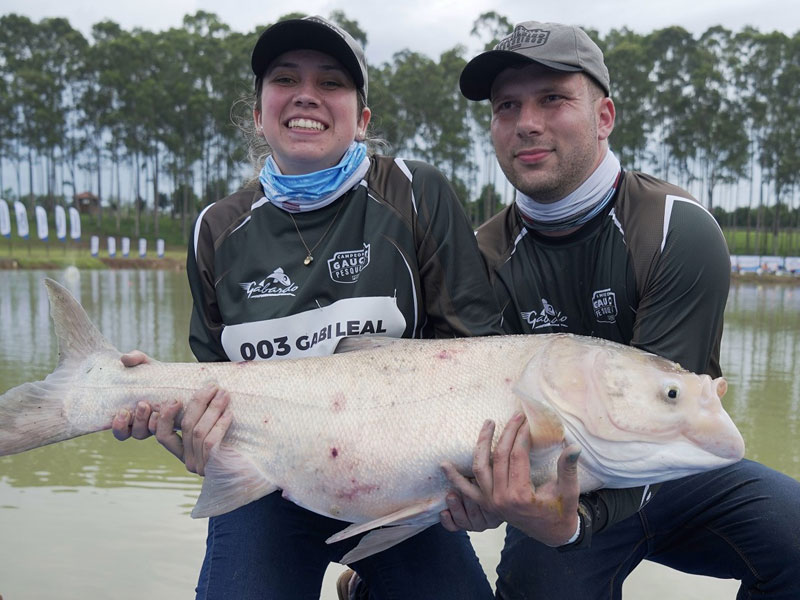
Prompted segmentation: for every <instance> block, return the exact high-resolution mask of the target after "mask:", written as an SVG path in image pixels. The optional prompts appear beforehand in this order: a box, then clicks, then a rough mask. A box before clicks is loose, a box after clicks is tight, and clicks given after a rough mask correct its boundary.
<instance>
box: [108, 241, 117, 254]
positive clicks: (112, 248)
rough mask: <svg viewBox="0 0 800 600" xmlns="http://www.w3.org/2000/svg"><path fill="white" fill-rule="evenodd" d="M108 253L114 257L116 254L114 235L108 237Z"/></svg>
mask: <svg viewBox="0 0 800 600" xmlns="http://www.w3.org/2000/svg"><path fill="white" fill-rule="evenodd" d="M108 255H109V256H110V257H111V258H114V257H115V256H116V255H117V238H115V237H109V238H108Z"/></svg>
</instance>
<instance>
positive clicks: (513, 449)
mask: <svg viewBox="0 0 800 600" xmlns="http://www.w3.org/2000/svg"><path fill="white" fill-rule="evenodd" d="M494 429H495V425H494V423H493V422H491V421H487V422H486V423H485V424H484V426H483V428H482V429H481V432H480V434H479V436H478V443H477V444H476V446H475V452H474V454H473V466H472V470H473V474H474V477H475V479H474V480H469V479H467V478H466V477H464V476H463V475H461V474H460V473H459V472H458V471H457V470H456V469H455V467H454V466H453V465H452V464H450V463H445V464H443V465H442V468H443V469H444V472H445V474H446V475H447V478H448V479H449V480H450V482H451V483H452V484H453V486H454V487H455V488H456V490H457V491H458V492H459V493H460V494H461V496H462V497H463V499H464V502H463V504H460V503H458V502H455V506H454V508H455V510H453V507H450V505H448V508H449V510H448V511H443V514H442V515H440V520H441V522H442V525H443V526H445V527H446V528H448V529H451V530H452V526H455V527H457V528H461V529H468V528H469V525H473V524H475V523H476V522H477V524H478V525H481V519H482V518H483V519H486V516H485V515H489V516H490V519H497V518H500V519H502V520H504V521H507V522H508V523H510V524H511V525H513V526H514V527H516V528H517V529H520V530H521V531H523V532H524V533H526V534H527V535H529V536H530V537H532V538H534V539H536V540H538V541H540V542H542V543H544V544H547V545H548V546H560V545H562V544H564V543H566V542H567V541H568V540H569V539H570V538H571V537H572V536H573V534H574V533H575V530H576V529H577V527H578V495H579V492H580V489H579V484H578V468H577V466H578V465H577V460H578V456H579V454H580V450H579V449H578V448H577V447H574V446H570V447H567V448H565V449H564V450H563V452H562V453H561V456H560V457H559V459H558V467H557V476H556V479H555V480H552V481H548V482H546V483H544V484H543V485H541V486H539V487H538V488H534V486H533V484H532V483H531V478H530V469H531V464H530V450H531V439H530V431H529V428H528V427H527V421H526V419H525V417H524V416H523V415H522V414H521V413H517V414H515V415H514V416H513V417H512V418H511V420H510V421H509V422H508V424H507V425H506V427H505V429H503V432H502V434H501V435H500V439H499V440H498V442H497V447H496V448H495V451H494V454H492V452H491V444H492V436H493V435H494ZM448 499H449V500H452V498H448ZM470 503H471V504H474V505H477V506H478V507H479V508H480V511H481V515H484V516H483V517H482V516H481V515H476V513H475V509H474V508H470ZM445 513H449V514H445ZM470 513H472V514H470Z"/></svg>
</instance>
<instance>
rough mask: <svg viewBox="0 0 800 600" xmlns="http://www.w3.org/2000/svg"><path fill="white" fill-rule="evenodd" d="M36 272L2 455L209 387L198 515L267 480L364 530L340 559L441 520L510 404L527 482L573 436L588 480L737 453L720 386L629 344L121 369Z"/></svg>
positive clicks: (401, 344) (408, 349)
mask: <svg viewBox="0 0 800 600" xmlns="http://www.w3.org/2000/svg"><path fill="white" fill-rule="evenodd" d="M45 283H46V287H47V291H48V295H49V298H50V302H51V313H52V316H53V320H54V324H55V328H56V333H57V336H58V338H59V365H58V367H57V368H56V370H55V371H53V373H51V374H50V375H48V377H47V378H46V379H45V380H44V381H41V382H33V383H28V384H23V385H21V386H18V387H16V388H13V389H11V390H9V391H7V392H6V393H5V394H3V395H2V396H0V455H4V454H12V453H15V452H21V451H24V450H27V449H30V448H35V447H38V446H42V445H44V444H48V443H54V442H57V441H60V440H63V439H69V438H71V437H75V436H77V435H83V434H86V433H92V432H96V431H100V430H103V429H108V428H110V426H111V421H112V419H113V417H114V415H115V414H116V413H117V412H118V411H119V410H120V409H121V408H123V407H125V408H128V409H129V410H133V409H134V408H135V406H136V404H137V402H138V401H140V400H144V401H147V402H149V403H150V404H151V405H153V406H154V408H156V409H158V408H159V407H160V406H162V405H163V404H164V403H166V402H169V401H172V400H177V401H179V402H181V403H183V404H184V405H185V404H186V403H187V402H188V401H189V400H190V398H191V396H192V394H193V393H194V392H195V391H197V390H198V389H200V388H202V387H203V386H205V385H206V384H208V383H212V382H213V383H216V384H218V385H219V386H220V387H221V388H223V389H225V390H227V391H228V392H229V393H230V396H231V405H230V408H231V412H232V415H233V421H232V424H231V427H230V430H229V431H228V433H227V434H226V436H225V439H224V440H223V442H222V444H221V445H220V446H219V448H217V449H216V450H215V451H214V452H213V453H212V455H211V458H210V460H209V463H208V465H207V468H206V476H205V479H204V482H203V489H202V492H201V494H200V498H199V499H198V503H197V506H196V507H195V509H194V511H193V516H210V515H215V514H221V513H224V512H227V511H230V510H233V509H235V508H237V507H238V506H242V505H244V504H246V503H248V502H251V501H252V500H255V499H257V498H259V497H262V496H264V495H266V494H268V493H271V492H272V491H275V490H276V489H280V490H282V492H283V494H284V496H285V497H287V498H289V499H290V500H292V501H293V502H296V503H297V504H299V505H300V506H303V507H305V508H308V509H309V510H313V511H314V512H317V513H319V514H323V515H327V516H330V517H334V518H337V519H341V520H343V521H348V522H351V523H352V524H353V525H351V526H350V527H347V528H346V529H344V530H343V531H342V532H340V533H339V534H337V535H336V536H333V537H332V538H331V540H329V541H339V540H341V539H346V538H347V537H350V536H352V535H356V534H359V533H363V532H371V533H369V534H368V535H367V536H365V537H364V538H363V539H362V540H361V542H360V543H359V545H358V546H357V547H356V548H355V550H353V551H351V552H350V553H348V554H347V555H346V556H345V557H343V559H342V562H353V561H355V560H359V559H360V558H363V557H365V556H368V555H370V554H373V553H375V552H378V551H380V550H382V549H385V548H387V547H390V546H391V545H393V544H395V543H398V542H399V541H402V539H405V538H406V537H408V536H410V535H413V534H414V533H416V532H419V531H421V530H422V529H424V528H425V527H428V526H430V525H432V524H433V523H436V522H437V521H438V513H439V511H440V510H441V509H442V508H443V507H444V497H445V494H446V492H447V490H448V483H447V480H446V478H445V477H444V475H443V473H442V471H441V469H440V465H441V463H442V462H443V461H445V460H447V461H450V462H453V463H454V464H456V466H457V467H458V468H459V470H460V471H462V472H463V473H464V474H466V475H469V474H470V473H471V466H472V450H473V446H474V443H475V440H476V439H477V435H478V432H479V430H480V428H481V426H482V425H483V423H484V422H485V421H486V420H487V419H492V420H494V421H495V422H496V423H497V424H498V428H497V430H496V431H498V432H499V431H500V430H501V428H502V426H503V424H505V422H506V421H507V420H508V419H509V418H510V417H511V416H512V414H513V413H514V412H515V411H518V410H522V411H524V412H525V414H526V416H527V417H528V422H529V427H530V431H531V439H532V445H533V449H532V452H531V459H532V467H531V477H532V480H533V481H534V483H535V484H537V485H538V484H540V483H542V482H543V481H545V480H546V479H548V478H552V477H553V476H554V475H555V462H556V459H557V457H558V454H559V453H560V452H561V450H562V449H563V448H564V447H565V446H566V445H568V444H572V443H577V444H578V445H580V446H581V448H582V454H581V458H580V461H579V465H578V474H579V480H580V482H581V489H582V490H584V491H586V490H589V489H594V488H598V487H629V486H633V485H642V484H646V483H656V482H658V481H663V480H667V479H673V478H676V477H680V476H683V475H687V474H690V473H694V472H699V471H702V470H707V469H711V468H716V467H720V466H724V465H726V464H730V463H732V462H735V461H736V460H739V459H740V458H741V457H742V455H743V453H744V443H743V441H742V439H741V435H740V434H739V432H738V431H737V429H736V427H735V425H734V424H733V422H732V421H731V420H730V417H728V415H727V413H725V411H724V409H723V408H722V405H721V402H720V397H721V396H722V394H723V393H724V391H725V388H726V384H725V382H724V380H723V379H721V378H718V379H716V380H712V379H711V378H710V377H708V376H706V375H695V374H693V373H690V372H688V371H685V370H683V369H681V368H680V367H679V366H678V365H675V364H674V363H671V362H669V361H666V360H664V359H661V358H659V357H655V356H653V355H650V354H647V353H645V352H642V351H640V350H636V349H634V348H630V347H628V346H621V345H618V344H614V343H611V342H607V341H603V340H597V339H594V338H583V337H580V336H572V335H563V334H558V335H556V334H553V335H535V336H533V335H527V336H524V335H523V336H498V337H486V338H461V339H447V340H388V339H384V338H370V337H369V336H361V337H358V338H347V339H346V340H344V341H343V342H342V343H341V344H340V346H339V348H338V349H337V353H336V354H334V355H332V356H329V357H323V358H310V359H300V360H282V361H257V362H244V363H202V364H197V363H162V362H158V361H155V360H154V361H152V362H151V363H149V364H144V365H140V366H137V367H133V368H126V367H124V366H123V365H122V363H121V362H120V360H119V357H120V353H119V351H118V350H116V349H115V348H114V347H113V346H112V345H111V344H110V343H108V341H107V340H105V339H104V338H103V336H102V334H100V332H99V331H98V330H97V329H96V328H95V327H94V325H92V323H91V322H90V321H89V319H88V317H87V316H86V314H85V312H84V311H83V309H82V307H81V306H80V305H79V304H78V303H77V301H75V299H74V298H72V296H71V295H70V294H69V292H68V291H67V290H66V289H65V288H63V287H62V286H60V285H59V284H57V283H55V282H53V281H51V280H46V282H45ZM496 435H499V434H496ZM383 526H387V527H383ZM379 527H383V528H380V529H379Z"/></svg>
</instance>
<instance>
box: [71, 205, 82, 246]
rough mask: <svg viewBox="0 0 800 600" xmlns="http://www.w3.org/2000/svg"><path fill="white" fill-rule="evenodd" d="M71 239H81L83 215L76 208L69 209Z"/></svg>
mask: <svg viewBox="0 0 800 600" xmlns="http://www.w3.org/2000/svg"><path fill="white" fill-rule="evenodd" d="M69 237H71V238H72V239H73V240H79V239H81V215H80V213H78V209H77V208H75V207H74V206H70V207H69Z"/></svg>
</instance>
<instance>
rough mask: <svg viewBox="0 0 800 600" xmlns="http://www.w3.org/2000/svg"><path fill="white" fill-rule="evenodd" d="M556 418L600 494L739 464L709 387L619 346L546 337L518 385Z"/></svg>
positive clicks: (717, 384)
mask: <svg viewBox="0 0 800 600" xmlns="http://www.w3.org/2000/svg"><path fill="white" fill-rule="evenodd" d="M519 387H520V389H522V388H525V391H524V392H523V395H524V396H527V397H529V398H530V399H531V400H535V401H537V402H542V403H544V404H546V405H547V406H548V407H549V408H551V409H552V410H553V411H554V412H556V413H557V414H558V415H559V417H560V418H561V420H562V422H563V424H564V427H565V429H566V430H567V432H568V435H567V436H566V437H567V439H568V441H576V442H577V443H579V444H580V445H581V446H582V447H583V449H584V453H583V455H582V461H583V463H584V466H585V467H587V468H589V469H590V470H594V471H595V473H593V475H594V477H595V479H597V480H598V482H599V483H600V484H602V485H603V486H604V487H629V486H631V485H641V484H646V483H656V482H658V481H664V480H667V479H675V478H678V477H682V476H684V475H689V474H692V473H698V472H701V471H705V470H709V469H714V468H719V467H722V466H726V465H729V464H732V463H734V462H736V461H738V460H740V459H741V458H742V457H743V455H744V440H743V439H742V436H741V434H740V433H739V430H738V429H737V428H736V425H735V424H734V423H733V421H732V420H731V418H730V416H729V415H728V413H727V412H726V411H725V409H724V407H723V406H722V402H721V398H722V396H723V395H724V394H725V392H726V390H727V383H726V381H725V380H724V379H723V378H721V377H720V378H717V379H712V378H711V377H709V376H708V375H698V374H695V373H692V372H690V371H687V370H685V369H683V368H681V367H680V366H679V365H678V364H676V363H674V362H671V361H669V360H666V359H664V358H662V357H659V356H656V355H654V354H650V353H647V352H644V351H642V350H638V349H636V348H632V347H630V346H625V345H621V344H616V343H613V342H608V341H606V340H599V339H596V338H582V337H579V336H570V335H558V336H553V339H552V340H551V342H549V343H548V344H546V345H545V346H543V348H542V350H541V351H540V352H539V353H538V356H536V357H534V358H533V359H532V360H531V362H530V364H529V365H528V371H527V372H526V374H525V375H524V377H523V379H522V380H521V381H520V385H519Z"/></svg>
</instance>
